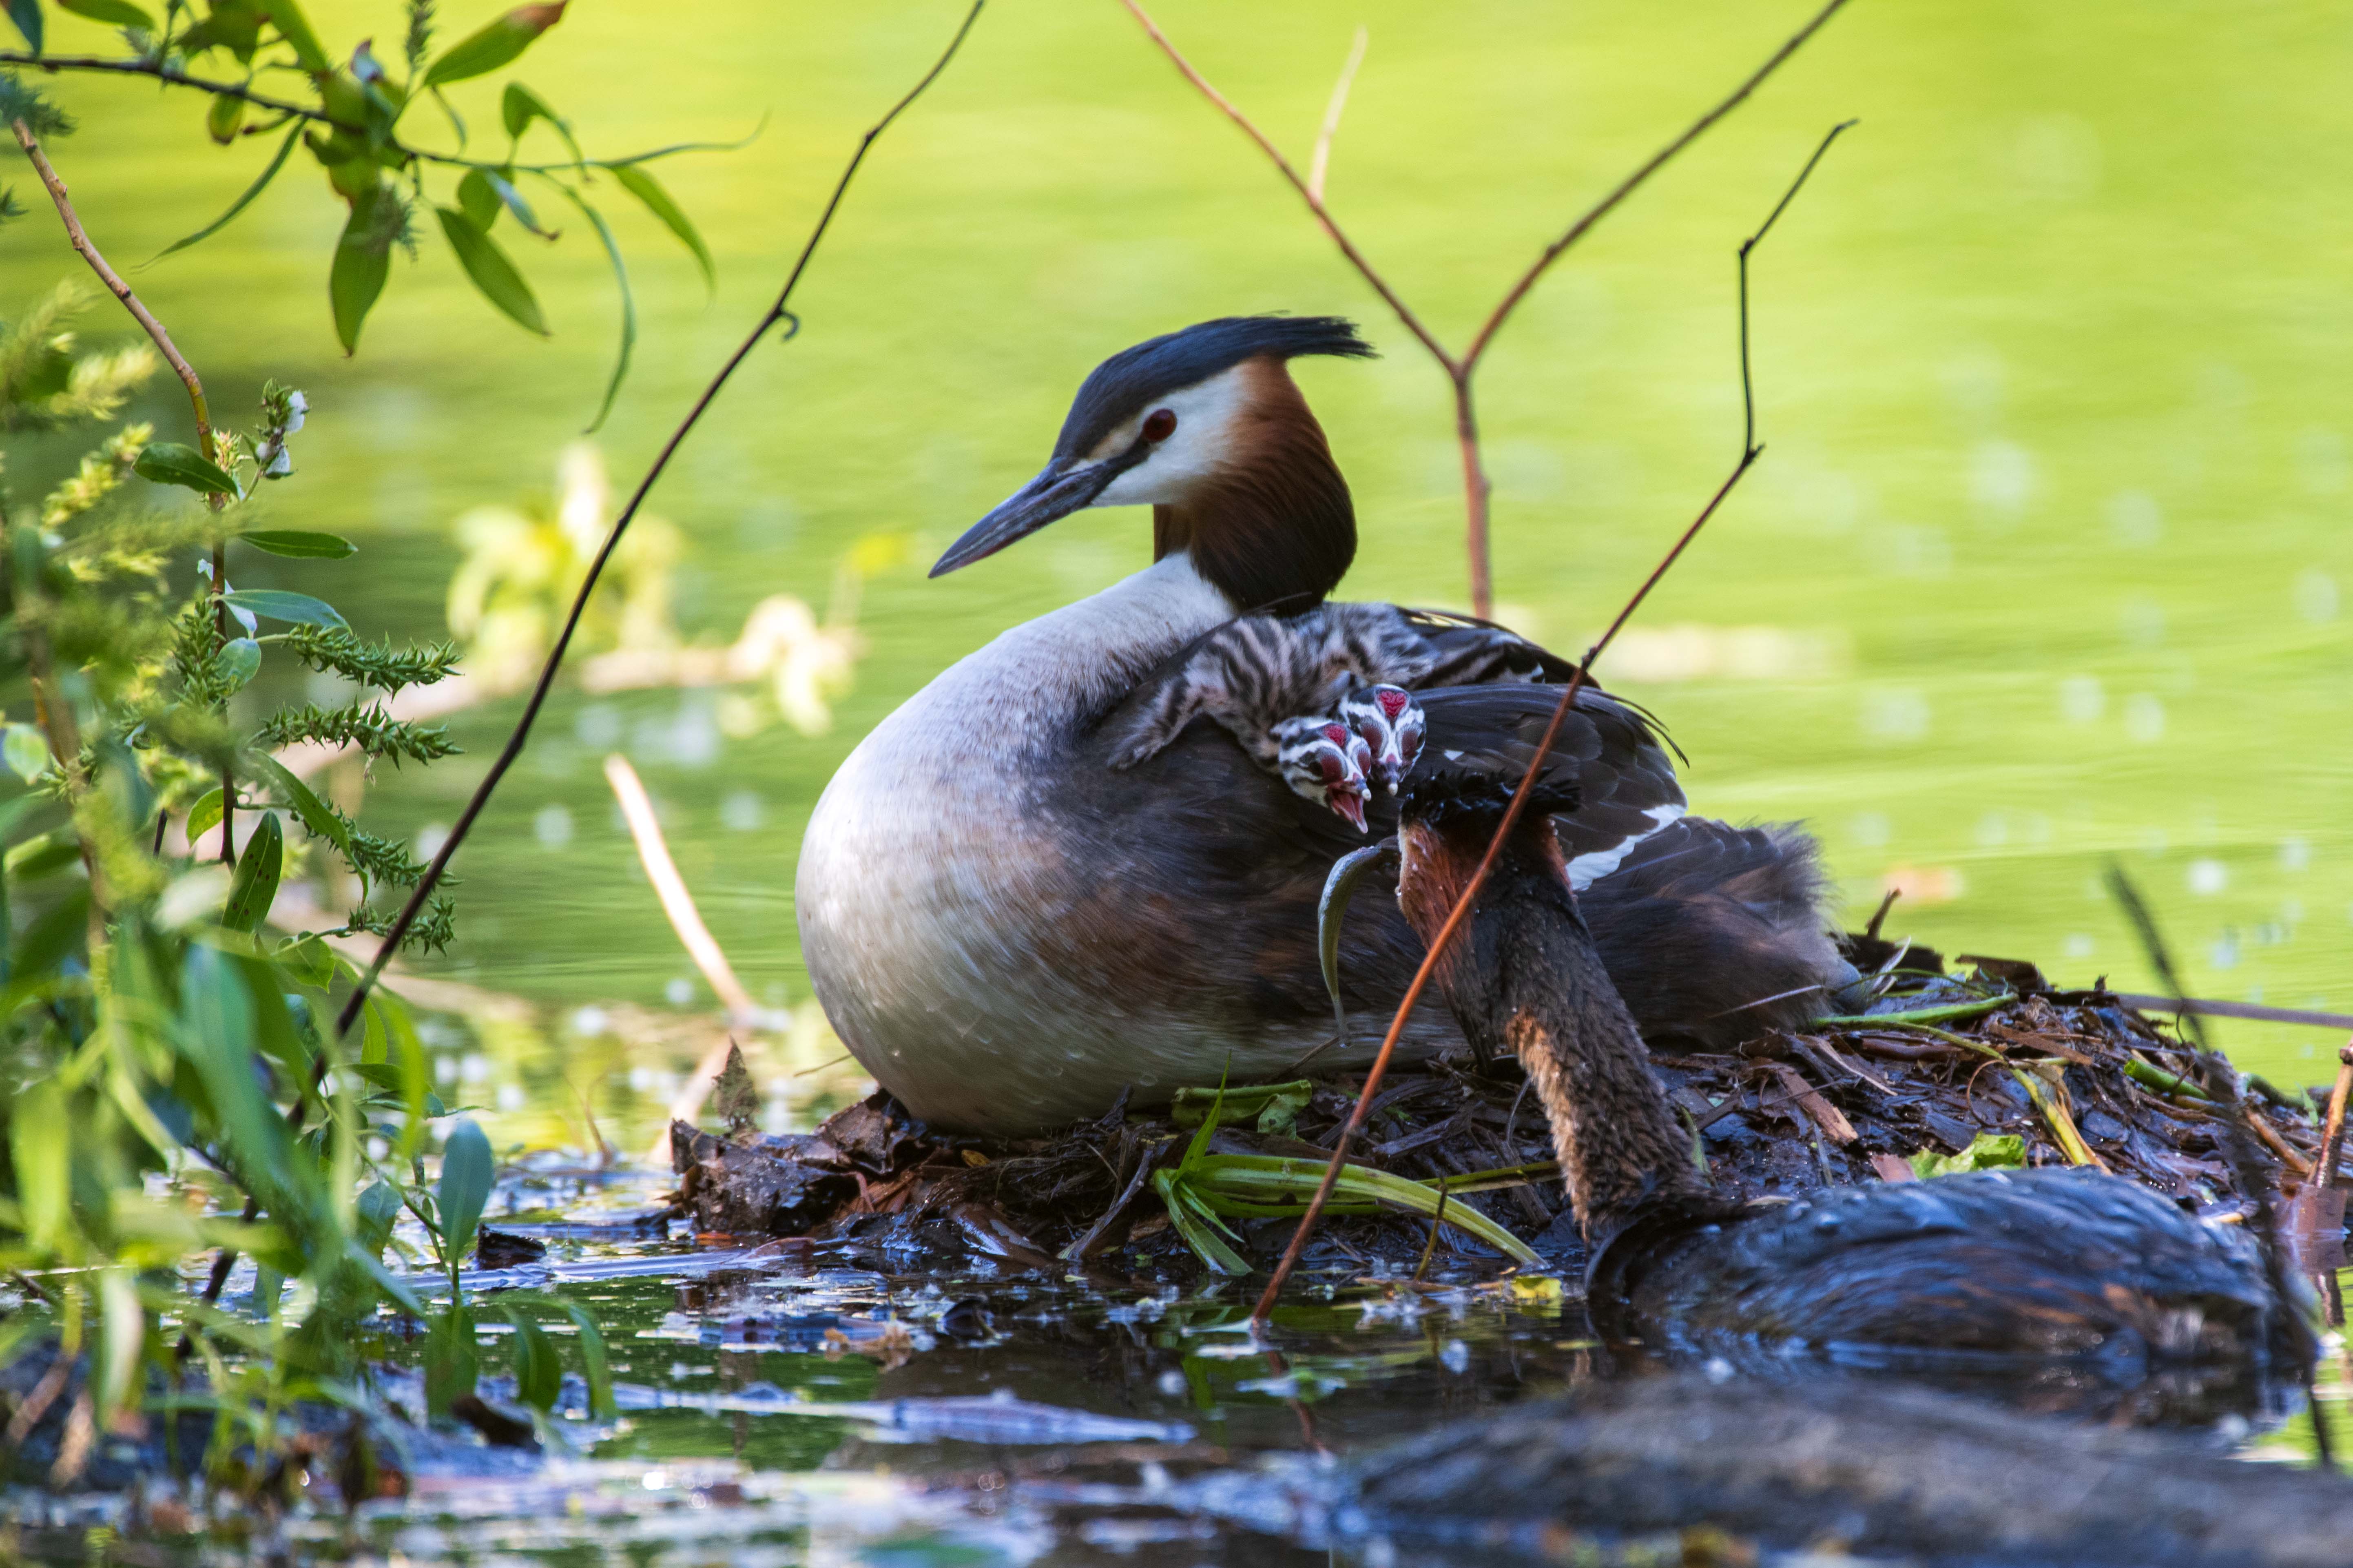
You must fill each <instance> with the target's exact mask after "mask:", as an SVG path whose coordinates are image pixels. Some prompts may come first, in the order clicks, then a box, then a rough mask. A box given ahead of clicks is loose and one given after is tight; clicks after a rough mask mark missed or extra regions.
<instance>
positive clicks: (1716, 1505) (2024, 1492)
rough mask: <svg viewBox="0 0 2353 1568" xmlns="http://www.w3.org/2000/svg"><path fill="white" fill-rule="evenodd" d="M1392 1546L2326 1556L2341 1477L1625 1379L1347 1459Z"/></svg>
mask: <svg viewBox="0 0 2353 1568" xmlns="http://www.w3.org/2000/svg"><path fill="white" fill-rule="evenodd" d="M1353 1480H1354V1495H1353V1497H1352V1499H1350V1500H1351V1501H1353V1502H1354V1503H1355V1504H1356V1505H1357V1506H1359V1507H1361V1508H1362V1509H1363V1510H1364V1512H1365V1516H1366V1528H1367V1529H1368V1530H1369V1531H1371V1532H1374V1533H1384V1534H1388V1535H1390V1536H1392V1537H1394V1538H1396V1539H1398V1540H1399V1541H1401V1542H1412V1541H1417V1540H1419V1541H1433V1540H1434V1541H1445V1542H1462V1541H1465V1540H1482V1539H1483V1540H1493V1538H1494V1536H1495V1535H1496V1534H1497V1533H1498V1532H1499V1531H1508V1532H1510V1533H1511V1534H1513V1535H1515V1536H1516V1535H1522V1534H1523V1533H1525V1534H1526V1535H1532V1536H1536V1537H1537V1538H1538V1539H1542V1538H1543V1535H1542V1534H1541V1533H1539V1532H1549V1531H1577V1532H1582V1533H1588V1534H1601V1535H1605V1536H1608V1535H1636V1534H1642V1533H1647V1532H1655V1531H1670V1530H1674V1529H1677V1528H1680V1527H1683V1526H1689V1525H1695V1524H1702V1523H1705V1524H1710V1525H1714V1526H1715V1527H1717V1528H1718V1529H1721V1530H1725V1531H1731V1532H1734V1533H1736V1534H1738V1535H1746V1536H1753V1537H1756V1538H1757V1539H1758V1540H1760V1541H1762V1542H1765V1543H1767V1545H1772V1546H1779V1547H1784V1548H1789V1549H1798V1548H1802V1547H1808V1546H1810V1547H1813V1548H1815V1549H1816V1550H1820V1549H1822V1546H1823V1544H1824V1543H1825V1542H1836V1543H1837V1549H1838V1550H1840V1551H1841V1552H1854V1553H1857V1554H1860V1555H1866V1556H1873V1557H1879V1556H1895V1557H1903V1558H1907V1559H1911V1560H1914V1561H1916V1562H1923V1563H1939V1564H1947V1563H1949V1564H1959V1563H1989V1562H2000V1563H2071V1564H2114V1565H2116V1568H2189V1565H2192V1564H2195V1565H2197V1568H2341V1565H2342V1564H2343V1563H2345V1562H2346V1561H2347V1559H2348V1542H2353V1482H2348V1481H2346V1480H2344V1479H2341V1478H2337V1477H2336V1476H2334V1475H2328V1474H2323V1473H2319V1472H2316V1471H2311V1470H2300V1469H2290V1468H2288V1467H2284V1466H2276V1465H2250V1464H2247V1463H2245V1462H2243V1461H2241V1460H2235V1459H2232V1458H2229V1457H2226V1456H2225V1455H2224V1454H2222V1453H2221V1452H2220V1451H2218V1450H2217V1449H2215V1448H2214V1447H2212V1446H2207V1445H2205V1444H2201V1443H2200V1441H2198V1440H2196V1439H2193V1438H2189V1437H2183V1436H2171V1435H2167V1434H2161V1433H2153V1432H2136V1431H2126V1430H2119V1429H2116V1428H2112V1427H2085V1426H2082V1425H2071V1424H2068V1423H2064V1422H2060V1421H2055V1420H2051V1419H2047V1418H2041V1417H2033V1416H2021V1415H2018V1414H2012V1413H2010V1412H2007V1411H2003V1410H2000V1409H1997V1408H1994V1407H1992V1406H1989V1405H1986V1404H1980V1403H1978V1402H1977V1401H1975V1400H1970V1399H1967V1398H1963V1397H1960V1396H1957V1395H1952V1394H1942V1393H1932V1392H1930V1391H1927V1390H1925V1389H1916V1388H1905V1387H1900V1386H1892V1385H1887V1384H1858V1383H1847V1382H1843V1381H1838V1380H1820V1381H1813V1382H1809V1383H1796V1384H1788V1383H1781V1384H1776V1383H1746V1382H1734V1383H1725V1384H1722V1385H1717V1384H1714V1383H1709V1382H1708V1381H1707V1380H1705V1379H1704V1378H1698V1377H1686V1378H1655V1379H1653V1378H1637V1379H1633V1380H1630V1381H1625V1382H1614V1383H1595V1384H1592V1385H1589V1386H1588V1387H1587V1388H1585V1389H1582V1390H1580V1391H1579V1392H1578V1393H1577V1394H1576V1395H1575V1396H1574V1397H1572V1398H1570V1399H1567V1400H1564V1401H1560V1402H1557V1403H1546V1404H1535V1405H1524V1406H1519V1407H1515V1408H1514V1409H1513V1410H1511V1411H1509V1412H1507V1413H1505V1414H1502V1415H1500V1416H1494V1417H1490V1418H1487V1419H1482V1420H1481V1421H1478V1422H1474V1423H1466V1424H1463V1425H1456V1426H1450V1427H1445V1428H1442V1429H1440V1430H1439V1431H1437V1432H1433V1433H1430V1434H1429V1435H1428V1436H1422V1437H1419V1438H1415V1439H1413V1440H1412V1441H1410V1442H1408V1443H1403V1444H1400V1445H1398V1446H1396V1447H1394V1448H1390V1449H1388V1450H1385V1451H1383V1452H1381V1453H1379V1454H1377V1455H1375V1456H1373V1457H1370V1458H1367V1459H1364V1460H1361V1461H1359V1462H1358V1463H1357V1464H1356V1466H1355V1467H1354V1470H1353Z"/></svg>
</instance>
